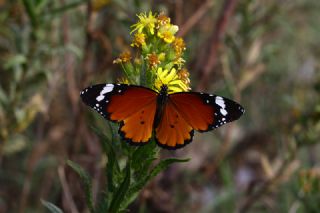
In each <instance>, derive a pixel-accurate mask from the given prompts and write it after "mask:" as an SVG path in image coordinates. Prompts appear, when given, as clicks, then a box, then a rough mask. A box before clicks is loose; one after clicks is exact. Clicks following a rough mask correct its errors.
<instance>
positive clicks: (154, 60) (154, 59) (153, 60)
mask: <svg viewBox="0 0 320 213" xmlns="http://www.w3.org/2000/svg"><path fill="white" fill-rule="evenodd" d="M147 59H148V63H149V66H150V67H151V68H154V67H156V66H157V65H158V64H160V59H159V57H158V55H157V54H156V53H152V54H148V55H147Z"/></svg>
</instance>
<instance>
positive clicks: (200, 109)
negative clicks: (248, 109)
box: [169, 92, 244, 132]
mask: <svg viewBox="0 0 320 213" xmlns="http://www.w3.org/2000/svg"><path fill="white" fill-rule="evenodd" d="M169 98H170V100H171V101H172V103H173V104H174V105H175V107H176V109H177V111H178V112H180V114H181V115H182V116H183V118H184V119H185V120H186V122H187V123H188V124H190V125H191V126H192V128H193V129H195V130H198V131H200V132H206V131H209V130H212V129H215V128H218V127H220V126H221V125H223V124H226V123H228V122H231V121H234V120H237V119H239V118H240V116H241V115H242V114H243V113H244V108H243V107H242V106H241V105H240V104H238V103H236V102H234V101H232V100H230V99H227V98H224V97H221V96H216V95H213V94H206V93H197V92H182V93H174V94H171V95H170V96H169Z"/></svg>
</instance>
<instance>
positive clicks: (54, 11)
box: [42, 0, 89, 16]
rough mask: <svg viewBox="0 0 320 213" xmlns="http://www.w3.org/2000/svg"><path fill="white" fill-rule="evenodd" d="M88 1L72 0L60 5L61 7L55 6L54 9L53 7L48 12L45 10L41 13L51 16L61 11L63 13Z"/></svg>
mask: <svg viewBox="0 0 320 213" xmlns="http://www.w3.org/2000/svg"><path fill="white" fill-rule="evenodd" d="M88 1H89V0H79V1H74V2H71V3H69V4H66V5H64V6H62V7H59V8H55V9H53V10H51V11H49V12H46V13H45V14H42V15H44V16H46V15H49V16H50V15H51V16H54V15H60V14H62V13H64V12H67V11H68V10H71V9H74V8H76V7H78V6H80V5H82V4H84V3H87V2H88Z"/></svg>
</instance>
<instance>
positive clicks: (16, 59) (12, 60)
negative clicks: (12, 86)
mask: <svg viewBox="0 0 320 213" xmlns="http://www.w3.org/2000/svg"><path fill="white" fill-rule="evenodd" d="M25 63H27V58H26V56H25V55H22V54H17V55H13V56H11V57H9V58H8V60H7V62H6V63H5V64H4V65H3V67H4V68H5V69H6V70H8V69H12V68H14V67H16V66H18V65H22V64H25Z"/></svg>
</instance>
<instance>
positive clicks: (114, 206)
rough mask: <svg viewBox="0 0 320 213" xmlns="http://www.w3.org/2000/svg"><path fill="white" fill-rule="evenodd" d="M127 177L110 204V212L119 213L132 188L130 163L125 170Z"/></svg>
mask: <svg viewBox="0 0 320 213" xmlns="http://www.w3.org/2000/svg"><path fill="white" fill-rule="evenodd" d="M125 173H126V174H125V177H124V180H123V182H122V183H121V185H120V187H119V189H118V190H117V191H116V193H115V194H114V196H113V199H112V201H111V204H110V208H109V212H114V213H116V212H118V211H119V207H120V205H121V203H122V202H123V201H124V198H125V196H126V193H127V191H128V189H129V186H130V178H131V177H130V176H131V169H130V162H129V161H128V162H127V166H126V168H125Z"/></svg>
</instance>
